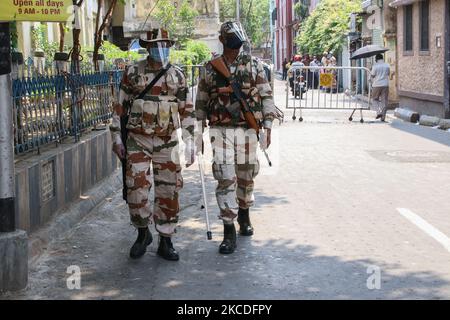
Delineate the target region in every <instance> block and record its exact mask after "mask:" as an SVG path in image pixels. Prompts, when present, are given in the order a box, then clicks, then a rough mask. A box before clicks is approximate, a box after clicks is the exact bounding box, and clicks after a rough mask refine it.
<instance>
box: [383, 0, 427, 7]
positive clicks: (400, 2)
mask: <svg viewBox="0 0 450 320" xmlns="http://www.w3.org/2000/svg"><path fill="white" fill-rule="evenodd" d="M419 1H422V0H394V1H392V2H391V3H389V6H390V7H394V8H397V7H400V6H406V5H408V4H412V3H414V2H419Z"/></svg>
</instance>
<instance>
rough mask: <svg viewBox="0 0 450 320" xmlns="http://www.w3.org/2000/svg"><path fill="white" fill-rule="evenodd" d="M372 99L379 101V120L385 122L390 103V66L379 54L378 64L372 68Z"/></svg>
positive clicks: (377, 57)
mask: <svg viewBox="0 0 450 320" xmlns="http://www.w3.org/2000/svg"><path fill="white" fill-rule="evenodd" d="M371 73H372V98H373V100H374V101H375V100H377V101H378V110H377V113H378V114H377V119H380V118H381V121H383V122H384V121H385V118H386V111H387V107H388V102H389V74H390V67H389V64H387V63H386V62H384V59H383V55H382V54H377V56H376V63H375V64H374V66H373V67H372V72H371Z"/></svg>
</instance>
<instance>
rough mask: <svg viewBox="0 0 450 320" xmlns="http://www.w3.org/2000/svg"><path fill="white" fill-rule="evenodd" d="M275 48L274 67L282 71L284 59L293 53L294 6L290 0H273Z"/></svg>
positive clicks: (288, 58)
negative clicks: (274, 10)
mask: <svg viewBox="0 0 450 320" xmlns="http://www.w3.org/2000/svg"><path fill="white" fill-rule="evenodd" d="M275 8H276V22H275V28H274V29H275V41H274V43H275V50H276V53H275V55H274V57H276V59H275V60H274V69H275V70H276V71H277V72H282V68H283V61H284V59H287V60H290V59H291V58H292V56H293V54H294V28H293V26H294V23H295V22H294V8H293V1H292V0H275Z"/></svg>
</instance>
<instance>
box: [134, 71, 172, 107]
mask: <svg viewBox="0 0 450 320" xmlns="http://www.w3.org/2000/svg"><path fill="white" fill-rule="evenodd" d="M170 67H172V65H171V64H170V63H169V64H167V66H166V67H165V68H163V69H162V70H161V71H160V72H159V73H158V74H157V75H156V77H155V78H153V80H152V81H151V82H150V83H149V84H148V85H147V86H146V87H145V89H144V90H143V91H142V92H141V93H140V94H139V95H138V96H137V97H136V99H143V98H144V97H145V95H146V94H147V93H148V92H149V91H150V90H151V89H152V88H153V87H154V86H155V84H156V83H157V82H158V80H159V79H161V77H162V76H163V75H164V74H165V73H166V72H167V71H168V70H169V69H170Z"/></svg>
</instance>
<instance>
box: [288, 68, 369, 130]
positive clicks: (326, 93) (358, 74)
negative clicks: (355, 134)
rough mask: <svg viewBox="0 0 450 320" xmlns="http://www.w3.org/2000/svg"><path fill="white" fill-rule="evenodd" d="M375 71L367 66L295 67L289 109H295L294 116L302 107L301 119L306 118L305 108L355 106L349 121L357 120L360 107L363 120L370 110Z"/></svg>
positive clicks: (351, 107)
mask: <svg viewBox="0 0 450 320" xmlns="http://www.w3.org/2000/svg"><path fill="white" fill-rule="evenodd" d="M371 105H372V99H371V75H370V70H369V69H367V68H364V67H331V66H330V67H328V66H327V67H323V66H321V67H314V66H313V67H311V66H309V67H306V66H304V67H300V66H298V67H295V66H294V67H291V68H290V69H289V71H288V81H286V109H293V110H294V113H293V116H292V119H293V120H296V119H297V117H296V111H297V109H298V110H299V113H300V115H299V121H303V116H302V109H322V110H352V113H351V115H350V117H349V121H353V115H354V114H355V112H356V110H359V111H360V116H361V119H360V122H361V123H363V122H364V118H363V112H362V111H363V110H370V109H371Z"/></svg>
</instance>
